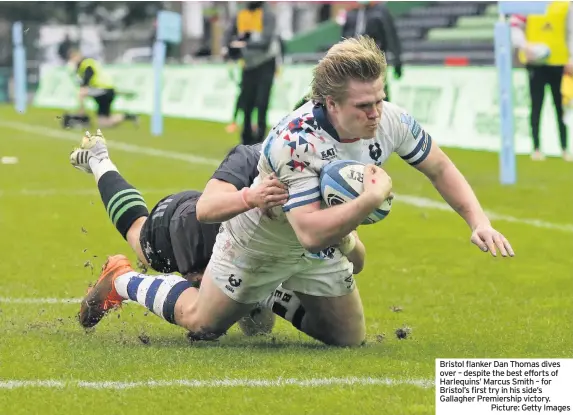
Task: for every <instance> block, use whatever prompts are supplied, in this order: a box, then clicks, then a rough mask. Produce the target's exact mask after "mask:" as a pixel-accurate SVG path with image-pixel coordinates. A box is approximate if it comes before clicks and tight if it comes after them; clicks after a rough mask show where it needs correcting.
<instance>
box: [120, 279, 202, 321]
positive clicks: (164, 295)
mask: <svg viewBox="0 0 573 415" xmlns="http://www.w3.org/2000/svg"><path fill="white" fill-rule="evenodd" d="M114 285H115V289H116V290H117V293H118V294H119V295H120V296H122V297H123V298H125V299H126V300H128V299H129V300H132V301H136V302H138V303H139V304H141V305H142V306H144V307H146V308H147V309H148V310H150V311H151V312H153V313H154V314H156V315H157V316H159V317H161V318H163V319H165V320H167V321H168V322H170V323H171V324H176V323H175V303H176V302H177V299H178V298H179V297H180V296H181V294H182V293H183V291H185V290H187V289H188V288H191V287H192V285H191V283H190V282H189V281H187V280H186V279H184V278H181V277H179V276H177V275H161V276H157V277H155V276H151V275H145V274H138V273H135V272H129V273H127V274H124V275H121V276H119V277H117V278H116V280H115V284H114Z"/></svg>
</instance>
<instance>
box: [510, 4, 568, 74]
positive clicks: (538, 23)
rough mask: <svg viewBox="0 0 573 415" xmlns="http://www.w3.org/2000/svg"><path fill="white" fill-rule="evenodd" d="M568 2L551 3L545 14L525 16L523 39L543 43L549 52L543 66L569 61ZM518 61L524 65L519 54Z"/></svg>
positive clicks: (522, 57) (521, 54) (523, 58)
mask: <svg viewBox="0 0 573 415" xmlns="http://www.w3.org/2000/svg"><path fill="white" fill-rule="evenodd" d="M568 11H569V2H568V1H553V2H551V3H550V4H549V5H548V6H547V10H546V12H545V14H534V15H529V16H527V23H526V26H525V38H526V39H527V41H528V42H529V43H543V44H545V45H547V46H548V47H549V50H550V51H551V52H550V54H549V57H548V58H547V60H546V61H545V62H544V64H545V65H552V66H560V65H565V64H566V63H567V62H568V61H569V48H568V47H567V13H568ZM519 59H520V61H521V62H522V63H525V55H524V54H523V53H522V52H520V54H519Z"/></svg>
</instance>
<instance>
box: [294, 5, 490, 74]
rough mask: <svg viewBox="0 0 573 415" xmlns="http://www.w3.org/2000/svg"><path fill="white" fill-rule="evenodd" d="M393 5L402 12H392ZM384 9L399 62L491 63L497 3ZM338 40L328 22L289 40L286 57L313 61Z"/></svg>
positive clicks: (335, 29)
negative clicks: (389, 13)
mask: <svg viewBox="0 0 573 415" xmlns="http://www.w3.org/2000/svg"><path fill="white" fill-rule="evenodd" d="M396 4H401V5H402V6H401V7H402V8H400V9H399V10H393V9H392V6H393V5H396ZM388 5H389V7H390V8H391V10H392V13H393V15H394V17H395V21H396V28H397V30H398V36H399V37H400V40H401V44H402V61H403V62H404V63H410V64H422V65H424V64H430V65H431V64H437V65H442V64H444V62H446V61H448V59H450V58H454V59H455V58H462V59H463V60H465V61H467V62H468V63H469V64H472V65H491V64H493V62H494V46H493V34H494V32H493V27H494V25H495V22H496V21H497V19H498V11H497V3H493V4H492V3H491V2H487V1H467V2H463V3H462V2H460V3H453V2H448V3H444V2H396V3H392V2H389V3H388ZM404 5H407V6H408V7H405V6H404ZM338 39H340V26H338V25H337V24H336V23H335V22H332V21H330V22H327V23H324V24H322V25H320V26H319V27H318V28H317V29H316V30H314V31H312V32H307V33H304V34H301V35H298V36H296V37H295V38H293V39H292V40H291V41H289V42H288V45H287V50H288V53H289V54H298V55H299V56H303V55H308V56H307V57H308V59H310V60H316V54H317V52H318V53H320V52H324V51H325V50H326V49H328V48H329V47H330V46H331V45H332V44H333V43H334V42H336V41H337V40H338Z"/></svg>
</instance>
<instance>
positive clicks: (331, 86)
mask: <svg viewBox="0 0 573 415" xmlns="http://www.w3.org/2000/svg"><path fill="white" fill-rule="evenodd" d="M385 74H386V57H385V56H384V52H382V51H381V50H380V49H379V48H378V46H377V45H376V43H375V42H374V40H373V39H372V38H370V37H368V36H359V37H358V38H351V39H344V40H343V41H341V42H339V43H337V44H336V45H334V46H332V47H331V48H330V49H329V50H328V52H327V53H326V56H324V57H323V58H322V59H321V60H320V61H319V62H318V64H317V65H316V66H315V67H314V69H313V72H312V75H313V76H312V82H311V84H310V85H311V98H312V100H313V101H315V102H320V103H322V104H324V103H325V101H326V97H327V96H331V97H332V98H333V99H334V101H336V102H343V101H344V99H345V98H346V89H347V88H346V87H347V84H348V81H349V80H351V79H352V80H356V81H362V82H372V81H376V80H377V79H379V78H382V80H384V75H385Z"/></svg>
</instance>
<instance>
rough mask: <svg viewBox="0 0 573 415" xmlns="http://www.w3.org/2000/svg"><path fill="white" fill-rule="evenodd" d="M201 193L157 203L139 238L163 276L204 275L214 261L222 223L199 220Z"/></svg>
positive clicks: (175, 195)
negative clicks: (214, 252) (210, 261)
mask: <svg viewBox="0 0 573 415" xmlns="http://www.w3.org/2000/svg"><path fill="white" fill-rule="evenodd" d="M200 196H201V193H199V192H196V191H192V190H191V191H186V192H181V193H177V194H174V195H169V196H167V197H165V198H163V199H162V200H160V201H159V203H157V205H156V206H155V207H154V208H153V210H152V211H151V213H150V214H149V217H148V218H147V220H146V221H145V224H144V225H143V227H142V229H141V234H140V236H139V242H140V243H141V250H142V251H143V255H144V256H145V258H146V259H147V262H148V263H149V265H150V266H151V267H152V268H153V269H154V270H156V271H158V272H161V273H172V272H179V273H180V274H181V275H183V276H185V275H187V274H189V273H195V272H203V270H204V269H205V268H206V267H207V264H208V263H209V260H210V259H211V253H212V252H213V245H214V244H215V238H216V237H217V233H218V232H219V228H220V224H205V223H200V222H199V221H198V220H197V214H196V206H197V200H198V199H199V197H200Z"/></svg>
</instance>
